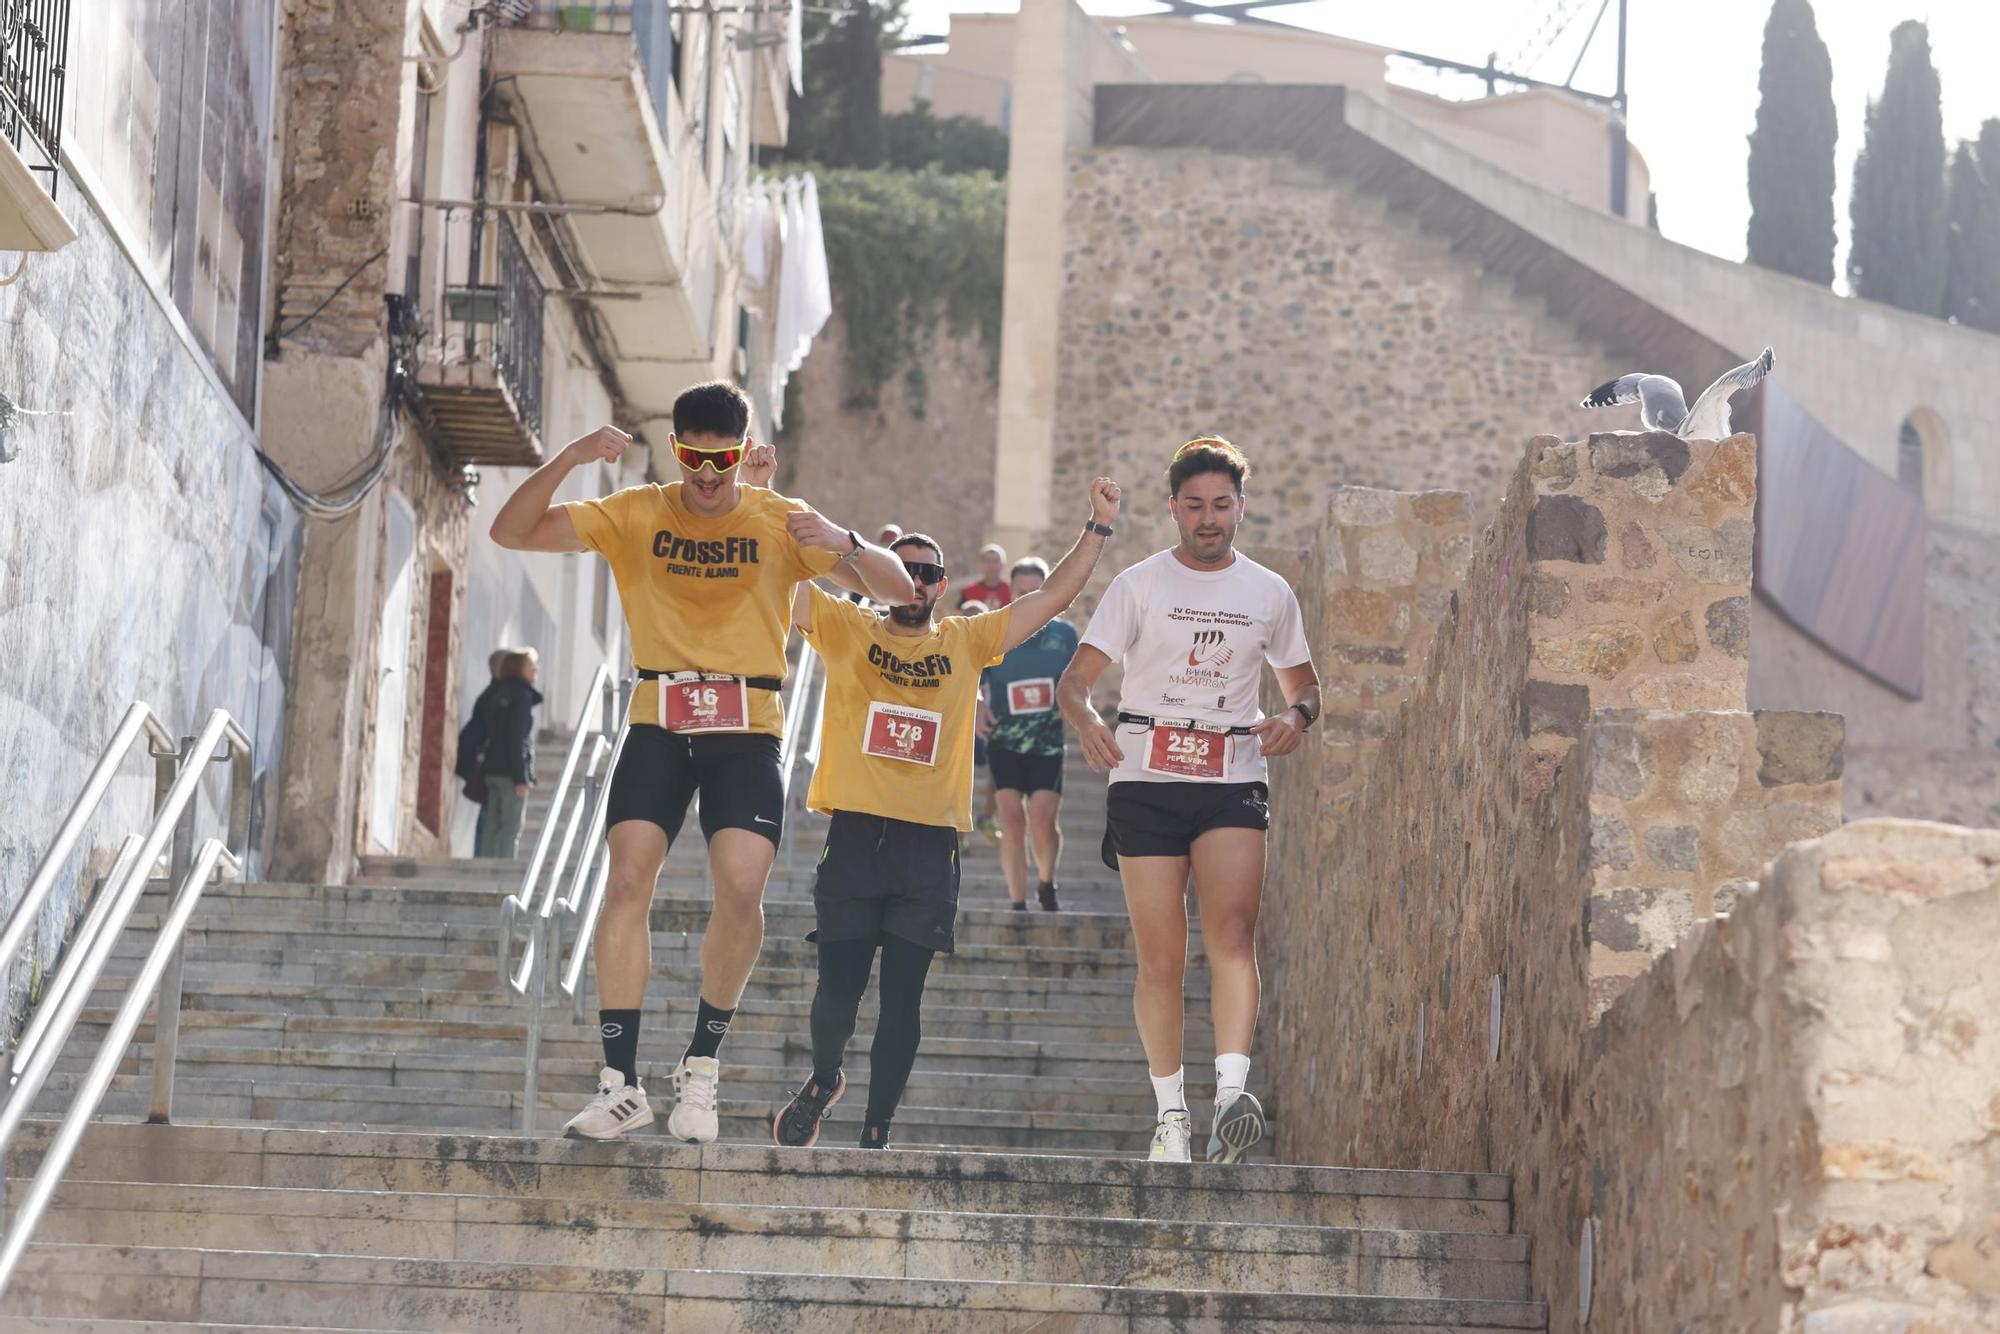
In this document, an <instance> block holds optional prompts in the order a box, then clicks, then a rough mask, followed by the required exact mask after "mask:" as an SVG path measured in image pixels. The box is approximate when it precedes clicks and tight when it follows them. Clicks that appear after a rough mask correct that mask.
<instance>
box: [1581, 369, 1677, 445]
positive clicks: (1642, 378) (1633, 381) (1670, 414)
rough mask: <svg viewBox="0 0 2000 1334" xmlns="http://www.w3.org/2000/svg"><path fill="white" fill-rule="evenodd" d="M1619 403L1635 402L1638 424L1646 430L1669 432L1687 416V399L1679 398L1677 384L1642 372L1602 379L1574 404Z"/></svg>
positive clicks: (1598, 405)
mask: <svg viewBox="0 0 2000 1334" xmlns="http://www.w3.org/2000/svg"><path fill="white" fill-rule="evenodd" d="M1620 403H1637V404H1638V405H1639V424H1640V425H1641V426H1643V427H1645V428H1646V429H1647V430H1649V431H1671V430H1673V429H1674V428H1675V427H1677V426H1679V425H1680V424H1681V422H1682V421H1683V420H1684V419H1685V418H1686V417H1687V400H1686V399H1685V398H1683V397H1681V387H1680V385H1679V384H1678V383H1677V382H1675V381H1673V380H1670V379H1668V378H1667V377H1666V376H1664V375H1651V374H1648V373H1647V372H1645V371H1635V372H1633V373H1632V374H1630V375H1621V376H1619V377H1618V378H1617V379H1615V380H1607V381H1605V382H1604V383H1603V384H1601V385H1599V386H1597V388H1595V389H1593V390H1591V391H1590V397H1589V398H1586V399H1584V400H1583V402H1582V403H1580V404H1578V406H1579V407H1585V408H1608V407H1613V406H1615V405H1617V404H1620Z"/></svg>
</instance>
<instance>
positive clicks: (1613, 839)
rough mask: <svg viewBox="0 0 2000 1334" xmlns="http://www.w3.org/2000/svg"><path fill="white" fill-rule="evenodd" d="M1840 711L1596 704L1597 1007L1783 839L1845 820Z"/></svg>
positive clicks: (1593, 908) (1719, 903)
mask: <svg viewBox="0 0 2000 1334" xmlns="http://www.w3.org/2000/svg"><path fill="white" fill-rule="evenodd" d="M1843 735H1844V732H1843V727H1842V722H1841V718H1840V715H1839V714H1837V713H1783V712H1768V711H1767V712H1760V713H1755V714H1751V713H1740V712H1726V711H1721V710H1715V711H1683V712H1667V711H1641V710H1636V709H1598V710H1596V711H1594V712H1593V713H1592V715H1591V719H1590V726H1589V727H1588V728H1587V729H1585V733H1584V737H1585V754H1584V755H1583V756H1582V757H1581V764H1580V768H1581V776H1582V780H1583V783H1584V786H1585V789H1586V790H1587V792H1588V793H1589V800H1590V871H1591V892H1590V904H1589V912H1590V926H1589V935H1590V995H1591V1008H1592V1012H1593V1013H1594V1014H1599V1013H1602V1012H1603V1010H1604V1008H1605V1007H1606V1006H1607V1005H1609V1004H1610V1003H1611V1001H1612V999H1613V998H1614V997H1616V996H1617V995H1618V993H1619V992H1621V991H1623V990H1624V989H1625V988H1626V987H1627V986H1629V985H1630V984H1631V982H1632V979H1633V978H1635V977H1637V976H1639V975H1640V974H1641V973H1643V972H1645V971H1646V969H1647V968H1648V967H1650V966H1651V964H1652V962H1653V960H1654V959H1656V958H1658V957H1659V956H1660V955H1661V954H1663V953H1665V952H1666V951H1667V950H1669V949H1671V948H1673V946H1674V945H1675V944H1676V943H1677V942H1678V941H1679V940H1681V938H1682V937H1684V936H1686V935H1687V933H1688V932H1689V930H1690V929H1692V927H1693V926H1694V924H1695V923H1696V922H1698V921H1700V920H1702V919H1703V918H1706V917H1712V916H1714V915H1715V914H1717V913H1726V912H1728V911H1730V910H1731V908H1732V907H1733V906H1734V904H1735V902H1736V900H1737V899H1738V898H1739V897H1740V896H1741V894H1742V893H1743V892H1745V891H1746V890H1748V889H1752V888H1754V887H1755V885H1756V881H1757V878H1758V876H1759V875H1761V874H1762V872H1763V867H1764V865H1765V863H1766V862H1768V861H1769V860H1770V859H1771V858H1772V857H1773V856H1775V855H1776V854H1777V853H1778V852H1780V851H1782V850H1783V849H1784V848H1785V846H1786V845H1787V844H1790V843H1794V842H1798V841H1799V840H1801V839H1808V838H1817V837H1818V836H1819V835H1821V834H1824V833H1826V832H1828V831H1829V830H1832V829H1836V828H1838V827H1839V826H1840V804H1841V782H1840V776H1841V769H1842V754H1841V745H1842V740H1843Z"/></svg>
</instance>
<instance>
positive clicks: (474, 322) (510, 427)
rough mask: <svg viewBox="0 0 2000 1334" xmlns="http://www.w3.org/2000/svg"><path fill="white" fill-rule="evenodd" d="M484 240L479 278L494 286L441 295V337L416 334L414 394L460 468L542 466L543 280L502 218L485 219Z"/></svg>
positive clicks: (456, 288) (464, 286)
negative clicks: (465, 465) (487, 279)
mask: <svg viewBox="0 0 2000 1334" xmlns="http://www.w3.org/2000/svg"><path fill="white" fill-rule="evenodd" d="M481 240H482V242H483V245H482V255H481V261H480V264H479V266H478V271H479V272H481V273H483V274H485V275H488V276H490V278H491V281H488V282H464V283H459V284H455V285H451V286H447V287H446V288H445V289H444V293H443V309H442V310H439V311H435V312H433V313H432V318H433V321H434V322H435V324H436V333H435V335H434V336H426V335H425V334H424V333H422V332H421V331H419V332H418V333H417V334H416V338H415V341H416V344H417V348H416V357H415V361H416V375H415V379H416V385H417V394H418V396H419V397H420V398H421V399H422V401H423V405H424V410H425V412H426V413H427V414H428V416H429V418H430V423H429V424H430V426H431V428H432V430H433V432H434V433H435V435H436V437H437V439H438V441H439V443H440V444H442V446H443V447H444V449H445V450H446V452H448V453H449V454H450V455H451V457H452V459H453V461H454V462H457V463H462V464H468V465H477V464H487V465H490V466H493V467H501V468H532V467H537V466H539V465H540V464H541V462H542V305H543V302H544V300H545V299H546V297H545V295H544V292H543V288H542V280H541V279H540V278H539V277H537V276H536V274H535V269H534V266H533V265H532V264H531V263H530V262H529V260H528V255H527V251H526V250H525V249H524V248H523V247H522V245H521V239H520V237H519V236H518V235H517V234H516V233H515V231H514V227H513V224H512V223H510V222H508V221H507V220H506V219H505V218H489V219H488V222H487V226H486V228H485V230H484V232H483V234H482V237H481ZM468 267H470V266H468Z"/></svg>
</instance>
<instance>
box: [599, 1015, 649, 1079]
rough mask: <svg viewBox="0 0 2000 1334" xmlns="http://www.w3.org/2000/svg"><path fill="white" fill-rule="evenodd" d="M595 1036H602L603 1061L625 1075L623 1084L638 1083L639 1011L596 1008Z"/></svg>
mask: <svg viewBox="0 0 2000 1334" xmlns="http://www.w3.org/2000/svg"><path fill="white" fill-rule="evenodd" d="M597 1036H599V1037H600V1038H602V1039H604V1064H605V1065H607V1066H609V1067H610V1068H611V1069H613V1070H616V1071H617V1072H618V1073H619V1074H621V1075H623V1076H625V1084H626V1087H628V1088H630V1087H633V1086H636V1085H637V1084H638V1082H639V1012H638V1011H637V1010H599V1011H598V1012H597Z"/></svg>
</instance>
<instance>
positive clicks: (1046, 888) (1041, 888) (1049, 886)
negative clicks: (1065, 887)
mask: <svg viewBox="0 0 2000 1334" xmlns="http://www.w3.org/2000/svg"><path fill="white" fill-rule="evenodd" d="M1035 895H1036V897H1037V898H1039V899H1041V901H1042V911H1043V912H1061V911H1062V909H1060V908H1058V907H1057V906H1056V884H1055V881H1053V880H1048V881H1044V882H1043V883H1041V884H1039V885H1037V886H1036V887H1035Z"/></svg>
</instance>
